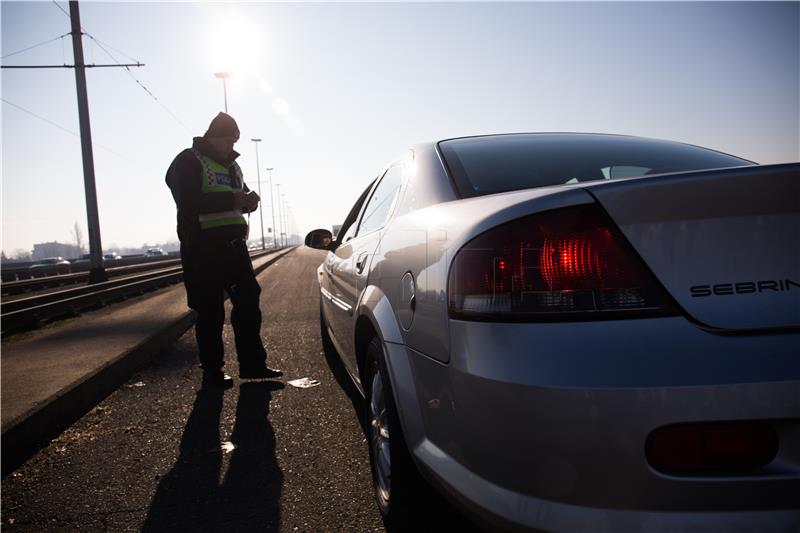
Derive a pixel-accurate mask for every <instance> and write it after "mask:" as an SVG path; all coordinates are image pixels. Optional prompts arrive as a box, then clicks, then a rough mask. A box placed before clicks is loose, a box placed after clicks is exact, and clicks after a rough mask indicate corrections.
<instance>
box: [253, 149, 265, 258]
mask: <svg viewBox="0 0 800 533" xmlns="http://www.w3.org/2000/svg"><path fill="white" fill-rule="evenodd" d="M250 140H251V141H253V143H255V145H256V176H257V177H258V197H259V198H261V165H259V163H258V143H260V142H261V139H250ZM263 205H264V200H261V201H260V202H259V203H258V216H259V217H260V218H261V249H262V250H266V249H267V245H266V243H264V210H263V209H261V206H263Z"/></svg>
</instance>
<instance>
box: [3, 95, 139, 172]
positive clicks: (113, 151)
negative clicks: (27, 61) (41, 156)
mask: <svg viewBox="0 0 800 533" xmlns="http://www.w3.org/2000/svg"><path fill="white" fill-rule="evenodd" d="M0 100H2V101H3V103H5V104H8V105H10V106H11V107H15V108H17V109H19V110H20V111H22V112H23V113H27V114H29V115H30V116H32V117H35V118H38V119H39V120H41V121H42V122H46V123H47V124H50V125H51V126H53V127H54V128H58V129H60V130H61V131H63V132H65V133H69V134H70V135H72V136H74V137H78V138H79V139H80V134H79V133H78V132H75V131H72V130H70V129H68V128H65V127H64V126H61V125H60V124H57V123H55V122H53V121H52V120H50V119H47V118H44V117H43V116H41V115H37V114H36V113H34V112H33V111H31V110H30V109H25V108H24V107H22V106H21V105H17V104H15V103H13V102H9V101H8V100H6V99H5V98H0ZM92 144H94V145H95V146H97V147H98V148H102V149H103V150H105V151H107V152H109V153H111V154H114V155H115V156H117V157H119V158H121V159H124V160H125V161H127V162H128V163H131V164H134V165H139V164H140V162H137V161H134V160H132V159H130V158H128V157H126V156H124V155H122V154H121V153H119V152H117V151H115V150H113V149H111V148H109V147H108V146H103V145H102V144H98V143H95V142H93V143H92Z"/></svg>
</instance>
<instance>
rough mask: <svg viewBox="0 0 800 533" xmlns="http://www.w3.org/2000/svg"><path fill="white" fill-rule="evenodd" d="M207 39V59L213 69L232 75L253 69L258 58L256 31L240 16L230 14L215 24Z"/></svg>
mask: <svg viewBox="0 0 800 533" xmlns="http://www.w3.org/2000/svg"><path fill="white" fill-rule="evenodd" d="M211 34H212V36H211V37H210V38H209V40H208V48H209V50H208V51H209V60H210V61H211V69H212V70H214V71H225V72H231V73H232V74H233V75H234V76H240V75H243V74H248V73H250V72H251V71H253V70H254V69H255V68H256V66H257V64H258V61H259V59H260V50H261V43H260V39H259V36H258V33H257V32H256V31H255V30H254V29H253V27H252V26H251V25H250V23H249V22H248V21H247V20H246V19H244V18H243V17H241V16H238V15H230V16H228V17H226V18H224V19H223V20H222V22H221V23H219V24H215V28H214V30H213V32H211Z"/></svg>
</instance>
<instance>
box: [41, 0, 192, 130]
mask: <svg viewBox="0 0 800 533" xmlns="http://www.w3.org/2000/svg"><path fill="white" fill-rule="evenodd" d="M52 1H53V5H55V6H56V7H57V8H58V9H59V10H60V11H61V12H62V13H64V15H66V16H67V18H69V13H67V12H66V11H65V10H64V8H63V7H61V6H60V5H58V2H56V1H55V0H52ZM81 31H83V32H84V33H85V34H86V36H87V37H89V38H90V39H91V40H92V41H94V42H95V43H97V46H98V47H100V49H101V50H102V51H103V52H105V53H106V55H108V57H110V58H111V60H112V61H114V63H116V64H117V65H118V66H121V67H124V68H125V70H126V71H127V72H128V76H130V77H131V78H132V79H133V81H134V82H136V84H137V85H139V87H141V88H142V89H143V90H144V92H146V93H147V94H148V95H150V97H151V98H152V99H153V100H155V101H156V103H157V104H158V105H160V106H161V107H162V108H163V109H164V111H166V112H167V113H169V115H170V116H171V117H172V118H173V119H174V120H175V121H176V122H177V123H178V124H180V126H181V127H182V128H183V129H184V130H186V132H187V133H189V134H191V133H192V130H190V129H189V127H188V126H187V125H186V124H184V123H183V121H182V120H181V119H179V118H178V116H177V115H176V114H175V113H173V112H172V110H171V109H170V108H168V107H167V106H166V105H164V103H163V102H161V100H159V99H158V97H157V96H156V95H155V94H153V92H152V91H151V90H150V89H148V88H147V87H145V85H144V84H143V83H142V82H141V81H139V79H137V78H136V76H134V75H133V73H132V72H131V70H130V68H129V67H130V66H136V65H123V64H122V63H120V62H119V61H117V59H116V58H115V57H114V56H113V55H112V54H111V52H109V51H108V50H106V48H105V47H108V48H111V49H112V50H114V51H116V52H118V53H120V54H122V55H123V56H125V57H127V58H128V59H131V60H133V61H135V62H136V63H137V64H138V63H139V61H138V60H137V59H135V58H133V57H131V56H129V55H128V54H126V53H125V52H122V51H120V50H118V49H116V48H114V47H113V46H111V45H110V44H106V43H103V42H102V41H100V40H99V39H97V38H96V37H95V36H94V35H92V34H91V33H89V32H88V31H86V28H84V27H83V26H81ZM67 35H69V34H67ZM104 45H105V46H104Z"/></svg>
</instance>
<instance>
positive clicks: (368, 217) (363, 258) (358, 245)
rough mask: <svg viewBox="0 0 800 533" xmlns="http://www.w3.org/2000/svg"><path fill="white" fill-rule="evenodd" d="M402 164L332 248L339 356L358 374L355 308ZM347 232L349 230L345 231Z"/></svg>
mask: <svg viewBox="0 0 800 533" xmlns="http://www.w3.org/2000/svg"><path fill="white" fill-rule="evenodd" d="M402 177H403V165H402V164H401V163H397V164H394V165H392V166H391V167H389V169H387V170H386V172H385V173H384V174H383V176H382V177H381V179H380V180H379V181H378V183H377V185H375V187H374V188H373V189H372V191H371V193H370V195H369V198H368V200H367V201H366V202H365V204H364V207H363V208H362V210H361V214H360V216H359V218H358V221H357V224H356V230H355V233H354V235H353V237H352V238H351V239H349V240H347V242H343V243H342V245H341V246H340V247H339V248H337V250H336V253H335V255H336V257H337V260H336V265H335V268H336V272H335V280H334V281H335V285H336V291H337V292H336V295H337V299H338V300H339V302H338V304H339V305H337V307H338V308H339V311H338V312H337V313H336V316H337V321H336V324H335V325H334V328H333V329H334V330H335V331H336V339H337V341H338V342H337V343H338V344H339V349H340V351H341V352H342V353H341V355H342V359H343V360H344V362H345V365H347V366H348V367H349V370H350V371H351V373H353V375H356V376H357V375H358V372H357V368H358V367H357V363H356V353H355V352H356V350H355V323H356V318H357V317H356V314H355V309H356V307H357V306H358V302H359V300H360V298H361V294H362V293H363V292H364V289H365V288H366V284H367V280H368V277H369V273H370V263H371V261H372V257H373V255H374V253H375V250H376V248H377V247H378V243H379V242H380V237H381V233H382V231H381V230H382V229H383V228H384V226H385V224H386V222H387V221H388V220H389V217H390V216H391V214H392V211H393V209H394V206H395V204H396V203H397V198H398V196H399V194H400V188H401V185H402ZM348 231H349V230H348Z"/></svg>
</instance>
